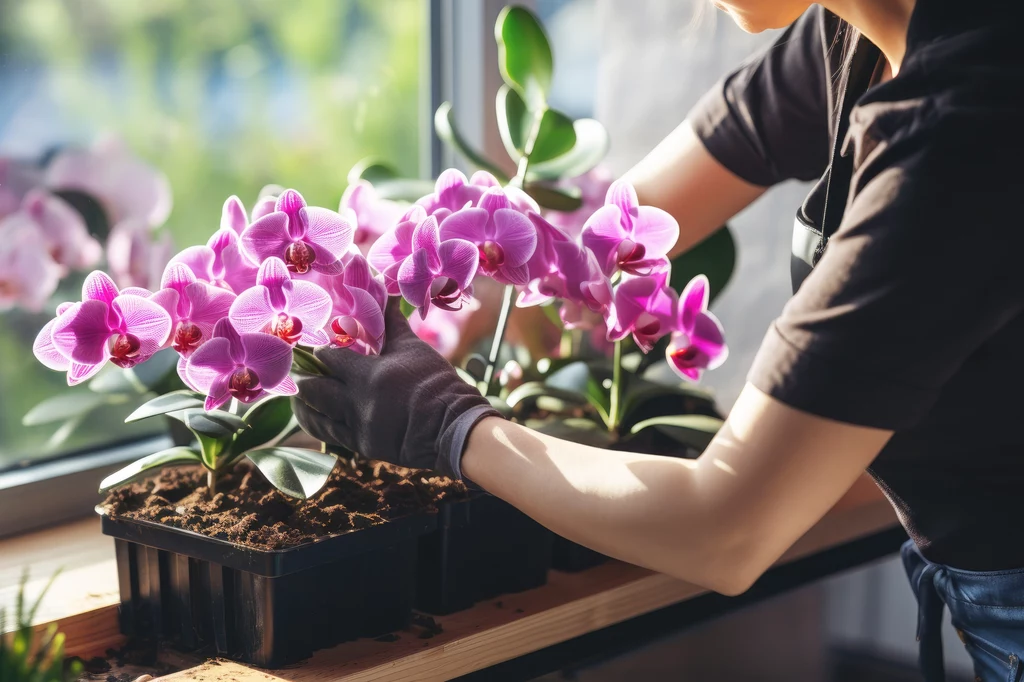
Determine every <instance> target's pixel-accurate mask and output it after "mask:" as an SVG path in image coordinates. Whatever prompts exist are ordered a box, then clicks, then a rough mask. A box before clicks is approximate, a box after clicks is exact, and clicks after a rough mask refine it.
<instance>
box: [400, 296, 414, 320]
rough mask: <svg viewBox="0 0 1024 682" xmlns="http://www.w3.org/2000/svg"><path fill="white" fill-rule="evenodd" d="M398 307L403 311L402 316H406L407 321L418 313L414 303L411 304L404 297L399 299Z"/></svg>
mask: <svg viewBox="0 0 1024 682" xmlns="http://www.w3.org/2000/svg"><path fill="white" fill-rule="evenodd" d="M398 307H399V309H400V310H401V311H402V314H403V315H405V319H407V320H408V319H409V318H410V317H412V314H413V313H414V312H416V308H415V307H414V306H413V304H412V303H409V302H408V301H407V300H405V297H404V296H403V297H402V298H400V299H398Z"/></svg>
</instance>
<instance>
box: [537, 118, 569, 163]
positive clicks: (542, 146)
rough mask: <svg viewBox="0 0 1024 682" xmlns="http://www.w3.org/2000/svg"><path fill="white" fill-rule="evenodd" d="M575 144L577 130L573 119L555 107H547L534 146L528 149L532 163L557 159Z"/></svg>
mask: <svg viewBox="0 0 1024 682" xmlns="http://www.w3.org/2000/svg"><path fill="white" fill-rule="evenodd" d="M575 144H576V130H575V129H574V128H573V125H572V119H571V118H569V117H568V116H566V115H565V114H563V113H561V112H559V111H555V110H554V109H546V110H545V111H544V115H543V116H542V117H541V119H540V128H539V129H538V131H537V139H535V140H534V141H533V147H531V148H529V149H528V150H527V152H528V153H529V155H530V163H531V164H532V163H541V162H544V161H550V160H551V159H555V158H557V157H559V156H562V155H563V154H566V153H567V152H569V151H570V150H572V148H573V146H574V145H575Z"/></svg>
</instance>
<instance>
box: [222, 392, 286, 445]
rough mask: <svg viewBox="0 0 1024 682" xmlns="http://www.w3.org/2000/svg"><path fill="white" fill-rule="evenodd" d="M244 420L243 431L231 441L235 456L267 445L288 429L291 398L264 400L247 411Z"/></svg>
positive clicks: (280, 397) (276, 397)
mask: <svg viewBox="0 0 1024 682" xmlns="http://www.w3.org/2000/svg"><path fill="white" fill-rule="evenodd" d="M242 421H243V428H242V431H241V432H240V433H239V434H238V435H236V436H235V440H234V441H233V442H232V443H231V454H232V455H233V456H240V455H242V454H244V453H245V452H246V451H248V450H252V449H253V448H258V447H260V446H261V445H266V444H267V443H269V442H270V441H272V440H274V439H275V438H277V437H278V436H280V435H281V434H282V433H284V432H285V431H287V430H288V428H289V427H290V425H291V421H292V403H291V400H290V399H289V398H286V397H284V396H275V397H273V398H270V399H268V400H262V401H260V402H259V403H258V404H256V405H255V406H253V407H252V408H250V409H249V411H248V412H246V413H245V416H244V417H243V418H242Z"/></svg>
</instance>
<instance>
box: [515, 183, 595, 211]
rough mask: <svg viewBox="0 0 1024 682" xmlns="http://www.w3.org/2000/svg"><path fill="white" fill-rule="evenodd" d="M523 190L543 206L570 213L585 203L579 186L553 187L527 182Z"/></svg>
mask: <svg viewBox="0 0 1024 682" xmlns="http://www.w3.org/2000/svg"><path fill="white" fill-rule="evenodd" d="M523 190H524V191H525V192H526V193H527V194H529V195H530V196H531V197H533V200H534V201H536V202H537V203H538V204H540V207H541V208H547V209H551V210H552V211H563V212H565V213H568V212H570V211H575V210H576V209H577V208H579V207H580V206H582V205H583V195H582V194H581V193H580V190H579V188H577V187H551V186H549V185H538V184H537V183H527V184H526V185H525V186H524V187H523Z"/></svg>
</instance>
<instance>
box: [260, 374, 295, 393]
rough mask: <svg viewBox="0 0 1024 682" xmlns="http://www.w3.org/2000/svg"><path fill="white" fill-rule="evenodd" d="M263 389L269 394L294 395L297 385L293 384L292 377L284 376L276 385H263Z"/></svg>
mask: <svg viewBox="0 0 1024 682" xmlns="http://www.w3.org/2000/svg"><path fill="white" fill-rule="evenodd" d="M264 390H265V391H266V392H267V393H270V394H271V395H295V394H296V393H298V392H299V387H298V386H296V385H295V380H294V379H292V378H291V377H285V378H284V379H283V380H282V381H281V383H279V384H278V385H277V386H272V387H269V388H268V387H264Z"/></svg>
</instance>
